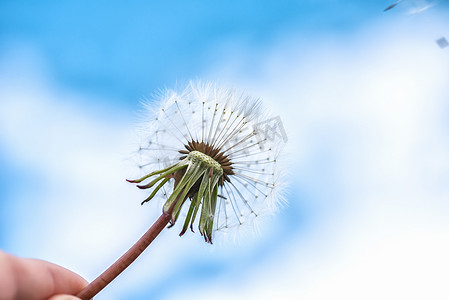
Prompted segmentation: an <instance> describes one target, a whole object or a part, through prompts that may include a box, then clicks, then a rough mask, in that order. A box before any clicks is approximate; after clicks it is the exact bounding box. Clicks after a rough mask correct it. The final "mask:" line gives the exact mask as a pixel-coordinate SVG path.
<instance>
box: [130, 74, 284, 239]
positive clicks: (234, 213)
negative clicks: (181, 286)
mask: <svg viewBox="0 0 449 300" xmlns="http://www.w3.org/2000/svg"><path fill="white" fill-rule="evenodd" d="M160 98H161V100H162V101H161V102H162V103H161V104H160V106H159V107H158V108H156V109H153V108H152V107H151V106H150V105H147V107H148V111H149V112H150V116H149V117H148V118H147V119H149V120H151V121H150V122H148V123H146V124H145V125H144V128H143V129H142V131H143V134H144V135H145V139H144V141H143V142H142V145H141V147H140V148H139V154H140V167H141V169H143V171H144V172H145V171H147V172H148V173H147V174H146V175H145V176H144V177H142V178H141V179H139V180H134V181H130V182H136V183H140V182H142V181H144V180H147V179H150V177H152V176H154V175H159V177H157V178H156V179H154V180H153V181H151V182H149V183H148V184H146V185H143V186H142V185H141V186H139V187H140V188H150V187H153V186H154V185H155V184H156V182H159V181H160V184H159V185H157V186H156V188H155V189H154V190H153V192H152V193H151V194H150V196H149V197H148V198H147V199H146V200H144V201H143V202H147V201H149V200H150V199H152V198H153V197H156V196H158V197H162V198H164V201H165V205H164V211H168V209H169V208H170V207H171V205H175V206H174V209H173V212H172V218H171V224H172V225H173V224H174V223H175V222H176V220H177V219H178V217H179V216H180V214H181V210H182V209H183V206H186V208H184V213H183V215H185V220H184V226H183V228H182V231H181V235H182V234H184V233H185V231H186V229H187V227H189V226H190V228H191V229H192V231H193V230H194V228H195V227H196V226H198V229H199V232H200V233H201V234H202V235H203V236H204V238H205V240H206V241H207V242H210V243H211V242H212V238H213V233H214V232H216V231H224V232H228V231H230V229H231V228H232V227H237V226H240V225H242V224H244V223H249V222H251V220H252V219H254V218H256V217H258V216H259V215H260V214H264V213H267V212H271V211H272V210H273V209H274V208H275V207H276V206H277V205H276V204H277V202H278V201H279V197H278V196H277V186H278V184H277V183H278V180H279V164H278V156H279V153H280V151H281V149H282V147H283V145H284V143H285V141H286V136H285V132H284V129H283V127H282V123H280V119H279V118H271V117H270V116H268V114H267V113H266V112H265V111H263V109H262V107H261V103H260V101H259V100H258V99H254V98H251V97H249V96H246V95H244V94H241V93H237V92H236V91H234V90H229V89H224V88H220V87H217V86H216V85H215V84H211V83H202V82H190V83H189V84H188V86H187V87H186V88H185V89H184V90H181V91H176V90H166V91H164V92H163V93H162V94H161V95H160ZM269 120H274V121H275V122H270V121H269ZM267 121H268V122H267ZM161 189H162V190H161ZM175 202H176V204H175ZM187 202H189V204H188V203H187ZM197 219H198V220H197ZM196 220H197V222H198V225H196V224H195V225H194V222H195V221H196Z"/></svg>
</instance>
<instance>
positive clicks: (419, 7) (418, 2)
mask: <svg viewBox="0 0 449 300" xmlns="http://www.w3.org/2000/svg"><path fill="white" fill-rule="evenodd" d="M401 2H404V4H401V5H402V6H404V7H405V8H406V11H407V14H409V15H416V14H419V13H422V12H424V11H426V10H428V9H429V8H431V7H433V6H435V5H436V4H437V3H438V1H436V0H399V1H396V2H395V3H393V4H391V5H389V6H388V7H387V8H385V9H384V12H386V11H389V10H390V9H393V8H395V7H396V6H397V5H398V4H400V3H401Z"/></svg>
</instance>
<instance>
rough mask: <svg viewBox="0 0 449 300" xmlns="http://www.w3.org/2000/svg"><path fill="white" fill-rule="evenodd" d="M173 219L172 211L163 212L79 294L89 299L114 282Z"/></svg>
mask: <svg viewBox="0 0 449 300" xmlns="http://www.w3.org/2000/svg"><path fill="white" fill-rule="evenodd" d="M170 219H171V211H168V212H163V213H162V215H161V216H160V217H159V218H158V219H157V220H156V222H154V224H153V225H152V226H151V227H150V229H148V231H147V232H145V234H144V235H142V237H141V238H140V239H139V240H138V241H137V242H136V243H135V244H134V245H133V246H132V247H131V248H130V249H129V250H128V251H126V253H125V254H123V255H122V256H121V257H120V258H119V259H118V260H117V261H116V262H114V263H113V264H112V265H111V266H110V267H109V268H108V269H106V271H104V272H103V273H102V274H101V275H100V276H98V277H97V278H96V279H95V280H94V281H92V282H91V283H90V284H89V285H88V286H86V287H85V288H84V289H83V290H82V291H81V292H80V293H78V295H76V296H77V297H78V298H81V299H82V300H88V299H91V298H93V297H94V296H95V295H97V294H98V293H99V292H100V291H101V290H102V289H103V288H105V287H106V286H107V285H108V284H109V283H111V282H112V280H114V279H115V278H116V277H117V276H118V275H120V273H122V272H123V271H124V270H125V269H126V268H127V267H129V266H130V265H131V263H132V262H134V261H135V260H136V259H137V257H139V255H140V254H142V252H143V251H144V250H145V249H146V248H147V247H148V246H149V245H150V244H151V242H152V241H153V240H154V239H155V238H156V237H157V236H158V235H159V233H161V231H162V229H164V228H165V226H167V224H168V222H169V221H170Z"/></svg>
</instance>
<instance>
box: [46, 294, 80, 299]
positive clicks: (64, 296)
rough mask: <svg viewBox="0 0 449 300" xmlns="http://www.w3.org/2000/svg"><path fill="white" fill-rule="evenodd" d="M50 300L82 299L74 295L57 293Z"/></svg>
mask: <svg viewBox="0 0 449 300" xmlns="http://www.w3.org/2000/svg"><path fill="white" fill-rule="evenodd" d="M48 300H81V299H80V298H78V297H75V296H72V295H55V296H52V297H51V298H48Z"/></svg>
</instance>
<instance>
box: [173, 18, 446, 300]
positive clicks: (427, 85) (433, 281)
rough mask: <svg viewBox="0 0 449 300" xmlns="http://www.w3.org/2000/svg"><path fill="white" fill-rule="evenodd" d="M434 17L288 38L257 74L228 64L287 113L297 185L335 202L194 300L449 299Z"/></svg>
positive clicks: (442, 91)
mask: <svg viewBox="0 0 449 300" xmlns="http://www.w3.org/2000/svg"><path fill="white" fill-rule="evenodd" d="M432 16H433V18H434V19H431V20H429V19H430V18H427V17H426V18H424V19H408V20H406V21H403V20H402V21H396V22H385V21H384V22H377V23H376V24H372V25H371V27H369V28H361V29H360V30H359V31H358V32H357V33H354V34H353V35H352V36H349V37H348V36H347V35H346V36H344V37H343V36H341V37H339V36H328V37H325V36H318V37H314V38H310V37H307V38H304V39H303V40H299V39H297V38H296V42H293V43H292V42H284V43H281V45H279V44H278V45H276V46H275V47H274V48H273V50H272V52H271V53H269V54H267V55H266V57H265V59H264V60H263V64H264V66H265V68H262V71H259V72H257V74H254V76H255V77H254V78H253V79H248V78H242V77H241V76H239V75H238V74H234V73H232V72H229V69H226V68H225V69H224V70H227V71H226V72H228V73H227V74H226V75H225V76H224V77H225V78H227V81H229V82H231V83H234V84H237V85H241V86H250V88H249V89H250V90H251V92H252V93H253V94H255V95H260V96H262V98H264V99H265V100H267V101H268V102H269V103H271V105H272V109H273V110H276V111H278V112H279V114H281V115H282V118H283V120H284V122H285V127H286V128H287V129H289V139H290V148H291V151H292V152H293V153H295V154H298V155H296V156H294V157H295V159H294V162H293V161H292V163H294V165H295V174H298V175H297V181H296V184H297V185H298V186H301V187H309V188H310V189H311V190H312V191H310V190H309V191H308V193H309V195H310V194H312V195H313V194H314V193H315V194H320V193H322V190H321V189H328V190H327V194H326V195H328V197H326V198H325V199H323V198H319V199H321V201H322V202H321V203H317V204H316V205H317V206H318V207H320V210H321V211H320V212H319V213H318V214H322V215H321V216H318V217H317V218H318V220H316V221H315V223H314V224H313V226H316V228H315V230H312V231H313V232H310V233H309V234H308V235H307V234H304V235H303V236H298V237H297V238H296V239H295V241H294V242H292V243H290V244H288V245H286V247H288V249H281V250H279V253H278V260H275V261H270V262H264V263H262V264H261V265H259V266H255V268H254V270H253V272H251V275H248V276H247V277H245V278H246V281H245V282H243V283H242V286H240V288H238V289H234V288H232V289H231V288H229V287H226V286H225V287H223V286H221V285H220V284H218V283H217V285H214V286H212V287H210V289H206V290H203V291H201V292H198V293H193V294H192V295H189V296H190V298H191V299H203V298H206V297H208V298H212V299H307V300H309V299H380V298H381V299H423V298H432V299H445V298H447V297H449V294H448V291H447V288H446V284H445V282H446V281H447V280H448V275H447V268H448V266H449V260H448V258H447V254H446V253H447V251H448V250H449V242H448V241H447V238H445V237H447V235H448V234H449V221H448V218H447V217H448V215H449V204H448V201H447V199H448V196H449V188H448V185H447V179H448V178H449V159H448V155H447V153H449V143H448V142H449V140H448V138H447V136H448V123H447V121H446V120H447V108H448V104H449V102H448V100H447V99H448V96H449V90H448V88H447V81H448V79H449V68H448V65H449V52H447V51H444V50H442V49H440V48H439V47H438V46H437V45H436V44H435V41H434V34H433V33H435V32H437V29H440V30H441V29H442V28H447V23H446V25H445V26H444V27H443V26H441V25H442V19H441V18H438V16H436V15H432ZM429 21H431V22H429ZM292 39H295V38H292V37H291V36H290V37H289V38H288V39H287V40H290V41H291V40H292ZM235 62H236V64H237V67H236V68H238V60H237V59H235ZM224 64H225V63H224ZM236 68H234V69H236ZM211 73H212V74H217V73H220V68H218V70H217V69H214V70H212V72H211ZM209 76H210V77H216V76H214V75H209ZM323 149H324V153H325V154H329V153H331V155H330V156H331V158H330V161H329V160H327V161H326V162H327V165H325V166H324V167H323V164H322V162H321V161H320V160H321V159H328V158H323V157H321V156H320V155H319V154H318V155H317V154H316V153H317V152H318V153H319V151H323ZM320 168H322V169H321V170H320ZM317 170H318V171H317ZM329 174H330V179H329ZM320 175H323V177H320ZM326 177H327V178H326ZM320 182H321V183H322V184H319V183H320ZM317 183H318V184H317ZM326 183H329V186H326ZM333 195H334V196H335V197H334V198H332V196H333ZM310 198H311V199H313V197H310ZM335 202H336V203H337V204H335ZM328 206H330V207H333V208H335V210H334V211H331V212H329V211H328V210H327V207H328ZM324 212H326V213H324ZM177 297H179V295H178V294H175V295H174V296H173V299H177Z"/></svg>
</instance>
